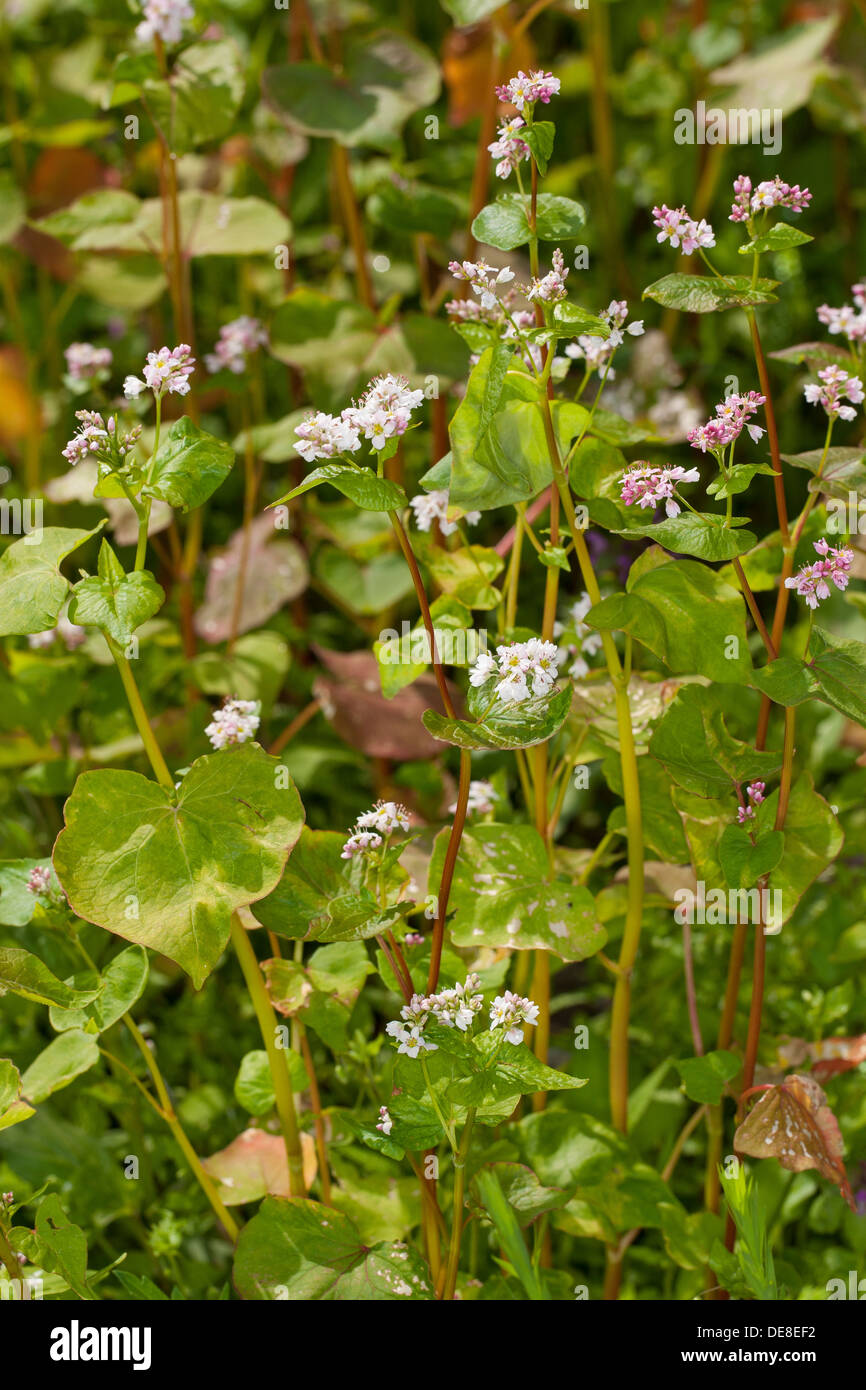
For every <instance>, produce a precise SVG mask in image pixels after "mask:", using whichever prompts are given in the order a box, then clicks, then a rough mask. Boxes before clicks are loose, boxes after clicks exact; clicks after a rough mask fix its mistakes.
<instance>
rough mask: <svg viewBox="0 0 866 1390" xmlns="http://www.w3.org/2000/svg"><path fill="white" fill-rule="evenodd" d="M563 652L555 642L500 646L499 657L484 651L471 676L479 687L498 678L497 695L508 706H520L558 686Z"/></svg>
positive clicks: (471, 683)
mask: <svg viewBox="0 0 866 1390" xmlns="http://www.w3.org/2000/svg"><path fill="white" fill-rule="evenodd" d="M558 657H559V650H558V648H557V646H556V643H555V642H545V641H543V640H542V639H541V638H540V637H530V639H529V641H528V642H512V643H510V644H509V645H508V646H504V647H497V648H496V656H495V657H493V656H491V654H490V652H482V653H481V655H480V656H479V658H478V660H477V661H476V663H475V665H474V666H473V668H472V671H471V672H470V675H469V683H470V685H473V686H475V687H478V686H482V685H486V684H487V682H488V681H489V680H491V679H492V678H493V677H494V676H496V677H498V678H499V679H498V683H497V686H496V692H495V693H496V695H497V696H498V697H499V699H500V700H502V701H503V703H504V704H508V705H519V704H522V703H523V701H524V700H528V699H530V697H531V696H542V695H549V694H550V692H551V691H552V690H553V687H554V685H555V683H556V676H557V671H558V669H559V668H558Z"/></svg>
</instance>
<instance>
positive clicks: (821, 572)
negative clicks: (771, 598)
mask: <svg viewBox="0 0 866 1390" xmlns="http://www.w3.org/2000/svg"><path fill="white" fill-rule="evenodd" d="M813 544H814V547H815V550H816V551H817V553H818V556H819V557H820V558H819V559H818V560H816V561H815V562H814V564H811V565H803V566H801V568H800V569H799V570H798V571H797V573H796V574H795V575H793V576H792V577H791V578H790V579H786V580H785V588H786V589H794V590H795V591H796V592H797V594H798V595H799V597H800V598H804V599H805V600H806V603H807V605H808V607H809V608H812V609H815V608H817V607H818V604H819V603H822V602H823V601H824V600H825V599H828V598H829V597H830V594H831V592H832V590H831V589H830V584H831V583H833V584H835V586H836V588H837V589H840V590H845V589H847V587H848V581H849V578H850V573H851V566H852V564H853V563H854V551H853V550H852V549H851V547H850V546H849V545H845V546H841V547H839V548H838V549H836V548H835V547H833V546H831V545H830V542H829V541H828V540H826V539H821V540H820V541H815V542H814V543H813Z"/></svg>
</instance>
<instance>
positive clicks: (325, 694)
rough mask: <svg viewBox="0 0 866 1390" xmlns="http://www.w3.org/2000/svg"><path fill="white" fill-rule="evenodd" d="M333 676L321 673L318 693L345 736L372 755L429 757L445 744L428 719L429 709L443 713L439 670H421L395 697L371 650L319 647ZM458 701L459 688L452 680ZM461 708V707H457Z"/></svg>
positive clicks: (453, 695)
mask: <svg viewBox="0 0 866 1390" xmlns="http://www.w3.org/2000/svg"><path fill="white" fill-rule="evenodd" d="M314 650H315V652H316V655H317V657H318V658H319V660H320V661H321V662H322V664H323V665H324V666H327V668H328V670H329V671H331V672H332V673H333V679H328V678H327V677H326V676H319V677H318V679H317V680H316V682H315V684H314V686H313V693H314V695H315V696H316V698H317V699H318V700H320V701H321V704H322V712H323V714H324V715H325V717H326V718H327V719H328V720H330V722H331V723H332V724H333V726H334V728H335V729H336V731H337V733H338V734H339V735H340V737H341V738H343V739H345V740H346V742H347V743H348V744H350V745H351V746H352V747H353V748H358V749H360V751H361V752H362V753H366V754H367V756H368V757H370V758H391V759H394V760H395V761H402V760H403V759H404V758H412V759H416V758H429V757H431V756H433V755H434V754H438V753H441V751H442V746H441V744H439V743H438V742H437V741H436V739H434V738H433V737H432V736H431V735H430V734H428V732H427V730H426V729H425V728H424V725H423V724H422V723H421V716H422V714H423V713H424V711H425V710H426V709H435V710H438V711H439V713H440V714H444V713H445V711H444V708H443V705H442V699H441V696H440V694H439V689H438V686H437V685H436V679H435V677H434V676H430V675H427V676H421V677H420V678H419V679H418V680H416V681H413V683H412V685H410V686H407V687H406V689H405V690H401V691H400V693H399V695H395V696H394V698H393V699H392V700H386V699H385V696H384V695H383V694H382V687H381V683H380V680H379V667H378V663H377V661H376V658H375V657H374V656H373V654H372V653H371V652H366V651H362V652H333V651H326V650H325V649H324V648H321V647H316V648H314ZM449 690H450V691H451V699H452V700H453V701H454V703H455V706H456V705H457V703H458V701H459V695H458V693H457V691H456V689H454V688H452V687H451V686H450V685H449ZM458 713H459V710H458Z"/></svg>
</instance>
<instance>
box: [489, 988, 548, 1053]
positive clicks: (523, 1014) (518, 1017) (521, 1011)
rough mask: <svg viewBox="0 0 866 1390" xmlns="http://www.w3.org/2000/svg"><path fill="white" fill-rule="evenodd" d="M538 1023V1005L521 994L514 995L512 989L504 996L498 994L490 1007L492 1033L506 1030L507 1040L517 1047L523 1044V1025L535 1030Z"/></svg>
mask: <svg viewBox="0 0 866 1390" xmlns="http://www.w3.org/2000/svg"><path fill="white" fill-rule="evenodd" d="M537 1022H538V1005H537V1004H533V1002H532V1000H531V999H525V998H524V997H523V995H521V994H514V993H513V992H512V991H511V990H510V989H507V990H506V991H505V993H504V994H497V996H496V998H495V999H494V1001H493V1003H492V1004H491V1005H490V1031H491V1033H492V1032H493V1031H494V1029H496V1028H505V1029H506V1030H507V1031H506V1034H505V1037H506V1039H507V1040H508V1042H510V1043H514V1044H515V1046H516V1045H517V1044H518V1043H522V1042H523V1025H524V1024H525V1023H527V1024H529V1026H530V1028H534V1027H535V1025H536V1023H537Z"/></svg>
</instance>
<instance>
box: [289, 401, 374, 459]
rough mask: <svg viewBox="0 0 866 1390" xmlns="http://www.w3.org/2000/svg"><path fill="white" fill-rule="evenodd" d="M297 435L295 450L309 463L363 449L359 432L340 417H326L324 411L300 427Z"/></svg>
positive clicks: (311, 417)
mask: <svg viewBox="0 0 866 1390" xmlns="http://www.w3.org/2000/svg"><path fill="white" fill-rule="evenodd" d="M295 434H296V435H297V436H298V443H297V444H296V445H295V448H296V449H297V451H298V453H299V454H300V456H301V458H302V459H304V460H305V462H307V463H313V462H314V461H315V460H316V459H332V458H337V456H338V455H339V454H348V453H354V452H355V450H356V449H360V447H361V439H360V436H359V434H358V431H357V430H356V429H354V428H353V427H352V425H350V424H349V423H348V421H346V420H344V419H343V418H342V417H341V416H339V415H326V414H325V412H324V411H322V410H319V411H317V412H316V413H315V415H311V416H310V418H309V420H305V421H304V423H303V424H302V425H298V427H297V429H296V430H295Z"/></svg>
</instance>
